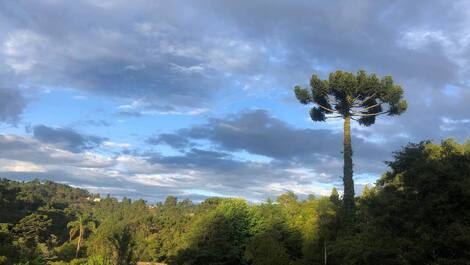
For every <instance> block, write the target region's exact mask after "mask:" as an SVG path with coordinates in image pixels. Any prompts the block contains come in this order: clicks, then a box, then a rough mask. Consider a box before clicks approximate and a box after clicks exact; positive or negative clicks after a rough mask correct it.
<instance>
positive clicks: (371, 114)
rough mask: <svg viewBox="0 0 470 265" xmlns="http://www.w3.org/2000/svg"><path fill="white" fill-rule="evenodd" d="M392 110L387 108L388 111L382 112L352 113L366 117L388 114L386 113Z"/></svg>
mask: <svg viewBox="0 0 470 265" xmlns="http://www.w3.org/2000/svg"><path fill="white" fill-rule="evenodd" d="M389 112H390V111H389V110H387V111H382V112H377V113H354V112H353V113H352V115H351V116H356V117H366V116H378V115H382V114H386V113H389Z"/></svg>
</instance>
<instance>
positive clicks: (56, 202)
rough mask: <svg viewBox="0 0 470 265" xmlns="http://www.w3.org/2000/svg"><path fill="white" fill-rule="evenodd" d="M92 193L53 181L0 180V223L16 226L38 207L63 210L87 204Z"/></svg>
mask: <svg viewBox="0 0 470 265" xmlns="http://www.w3.org/2000/svg"><path fill="white" fill-rule="evenodd" d="M90 196H91V194H90V193H89V192H88V191H86V190H84V189H79V188H73V187H70V186H68V185H65V184H59V183H56V182H52V181H44V182H41V181H39V180H37V179H35V180H32V181H27V182H23V181H21V182H20V181H13V180H8V179H5V178H2V179H0V223H16V222H18V220H20V219H21V218H23V217H25V216H26V215H28V214H31V213H32V212H35V211H37V210H38V209H39V208H40V207H48V208H55V209H65V208H67V207H68V206H70V205H73V204H77V203H80V202H84V201H87V200H88V198H89V197H90Z"/></svg>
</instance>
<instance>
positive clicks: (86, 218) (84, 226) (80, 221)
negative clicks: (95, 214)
mask: <svg viewBox="0 0 470 265" xmlns="http://www.w3.org/2000/svg"><path fill="white" fill-rule="evenodd" d="M67 227H68V228H69V236H70V237H69V241H72V239H73V238H74V237H75V236H76V235H77V233H78V241H77V250H76V253H75V257H76V258H78V255H79V253H80V248H81V245H82V243H83V240H84V236H85V232H86V230H90V231H94V230H95V222H93V221H92V219H91V216H90V215H86V214H79V215H78V216H77V219H76V220H74V221H71V222H69V223H68V224H67Z"/></svg>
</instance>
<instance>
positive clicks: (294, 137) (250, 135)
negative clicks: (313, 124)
mask: <svg viewBox="0 0 470 265" xmlns="http://www.w3.org/2000/svg"><path fill="white" fill-rule="evenodd" d="M152 139H154V141H153V143H154V144H161V143H165V144H168V145H170V146H173V147H176V148H182V147H185V146H187V145H188V143H189V142H190V140H208V141H210V143H211V144H214V145H215V146H216V147H217V149H219V150H224V151H226V152H234V151H246V152H248V153H251V154H256V155H262V156H265V157H269V158H274V159H278V160H286V161H290V160H292V161H294V160H296V159H305V158H310V157H312V156H318V155H321V156H331V157H340V156H341V153H340V151H339V150H341V148H342V139H343V135H342V132H341V131H332V130H329V129H305V128H295V127H293V126H291V125H289V124H287V123H286V122H284V121H282V120H280V119H278V118H275V117H273V116H271V115H270V114H269V113H268V112H267V111H266V110H261V109H259V110H250V111H242V112H240V113H237V114H232V115H229V116H227V117H224V118H220V119H219V118H212V119H209V121H208V123H207V124H202V125H196V126H193V127H191V128H186V129H181V130H179V131H177V132H176V133H173V134H168V133H165V134H161V135H160V136H159V137H156V138H152ZM353 142H354V144H355V147H356V149H357V150H358V151H357V153H358V154H359V156H361V157H363V158H368V159H381V158H382V159H383V158H386V157H387V155H386V152H387V150H386V147H388V146H383V147H382V146H380V145H377V144H373V143H366V142H365V140H364V139H362V138H358V137H354V136H353Z"/></svg>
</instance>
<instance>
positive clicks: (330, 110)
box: [316, 103, 336, 113]
mask: <svg viewBox="0 0 470 265" xmlns="http://www.w3.org/2000/svg"><path fill="white" fill-rule="evenodd" d="M316 104H317V105H318V106H319V107H320V108H322V109H324V110H327V111H329V112H333V113H335V112H336V110H332V109H329V108H327V107H324V106H322V105H320V104H318V103H316Z"/></svg>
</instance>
